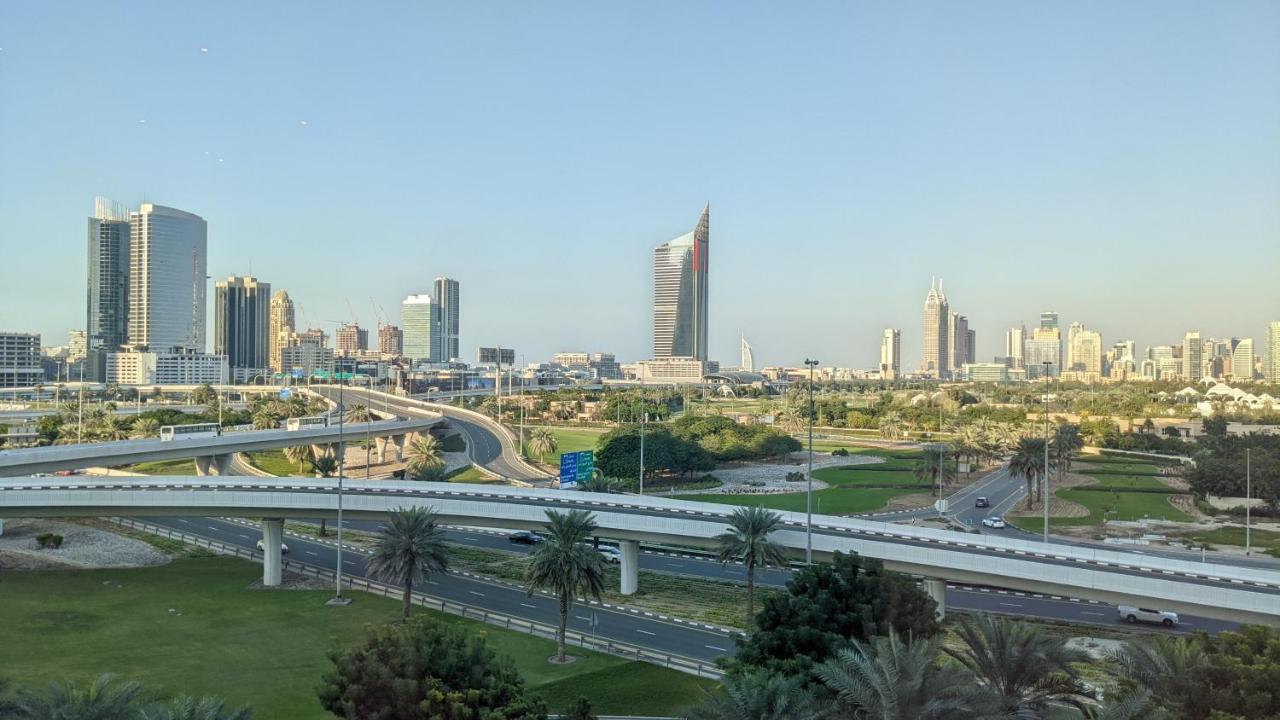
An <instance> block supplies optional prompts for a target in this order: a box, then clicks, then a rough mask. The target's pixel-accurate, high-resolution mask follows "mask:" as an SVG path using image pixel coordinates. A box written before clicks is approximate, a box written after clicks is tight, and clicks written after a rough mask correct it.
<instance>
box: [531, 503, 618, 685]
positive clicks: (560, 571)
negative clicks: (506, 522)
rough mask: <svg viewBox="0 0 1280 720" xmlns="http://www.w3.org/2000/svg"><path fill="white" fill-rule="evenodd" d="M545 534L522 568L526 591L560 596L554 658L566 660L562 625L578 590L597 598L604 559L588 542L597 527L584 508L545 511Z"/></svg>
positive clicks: (600, 585) (567, 617)
mask: <svg viewBox="0 0 1280 720" xmlns="http://www.w3.org/2000/svg"><path fill="white" fill-rule="evenodd" d="M547 520H548V523H547V525H546V529H547V530H546V538H545V539H544V540H543V541H542V542H541V543H539V544H538V545H536V546H535V547H534V550H533V554H532V557H531V558H530V562H529V566H528V567H527V568H526V570H525V581H526V582H528V583H529V595H530V596H532V595H533V593H534V592H536V591H538V590H550V591H551V592H553V593H555V594H556V596H557V597H558V598H559V600H560V627H559V628H558V629H557V631H556V662H565V653H564V646H565V627H566V626H567V625H568V623H569V610H570V609H572V608H573V601H574V599H575V598H576V597H577V596H578V594H579V593H581V594H584V595H588V596H590V597H592V598H595V599H596V600H599V599H600V594H601V593H602V592H604V559H603V558H602V557H600V553H598V552H596V551H595V549H594V548H592V547H591V545H590V544H589V542H588V541H589V540H591V534H592V533H593V532H594V531H595V529H596V521H595V515H592V514H591V513H588V512H587V511H585V510H570V511H569V512H564V513H562V512H559V511H556V510H548V511H547Z"/></svg>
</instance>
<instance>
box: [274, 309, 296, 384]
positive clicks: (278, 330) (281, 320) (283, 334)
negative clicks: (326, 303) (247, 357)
mask: <svg viewBox="0 0 1280 720" xmlns="http://www.w3.org/2000/svg"><path fill="white" fill-rule="evenodd" d="M296 329H297V328H296V326H295V325H294V311H293V299H292V298H290V297H289V293H287V292H285V291H284V290H277V291H276V294H275V295H272V296H271V326H270V328H269V330H268V332H269V333H270V343H271V347H270V358H269V359H268V362H269V363H270V365H271V369H272V370H274V371H276V372H284V369H285V366H284V362H283V359H282V357H281V355H280V352H281V351H282V350H284V349H285V348H287V347H289V346H290V345H291V344H292V340H291V336H292V335H293V333H294V331H295V330H296Z"/></svg>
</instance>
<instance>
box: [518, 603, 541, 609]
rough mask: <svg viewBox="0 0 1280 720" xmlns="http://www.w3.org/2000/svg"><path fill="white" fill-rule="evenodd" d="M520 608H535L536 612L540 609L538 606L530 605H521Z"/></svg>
mask: <svg viewBox="0 0 1280 720" xmlns="http://www.w3.org/2000/svg"><path fill="white" fill-rule="evenodd" d="M520 607H527V608H533V609H534V610H537V609H538V606H537V605H530V604H529V603H520Z"/></svg>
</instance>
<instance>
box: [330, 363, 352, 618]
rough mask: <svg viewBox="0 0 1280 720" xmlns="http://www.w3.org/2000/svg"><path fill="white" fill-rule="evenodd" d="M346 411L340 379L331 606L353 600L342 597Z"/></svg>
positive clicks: (348, 602)
mask: <svg viewBox="0 0 1280 720" xmlns="http://www.w3.org/2000/svg"><path fill="white" fill-rule="evenodd" d="M345 419H346V411H345V409H344V408H343V405H342V378H338V563H337V569H336V570H335V571H334V588H335V589H334V596H333V597H332V598H330V600H329V603H328V604H330V605H350V604H351V598H345V597H343V596H342V480H343V469H344V468H343V464H344V463H343V461H344V460H345V459H346V454H347V453H346V446H345V445H344V444H343V429H344V426H345V424H346V423H345V422H344V421H345Z"/></svg>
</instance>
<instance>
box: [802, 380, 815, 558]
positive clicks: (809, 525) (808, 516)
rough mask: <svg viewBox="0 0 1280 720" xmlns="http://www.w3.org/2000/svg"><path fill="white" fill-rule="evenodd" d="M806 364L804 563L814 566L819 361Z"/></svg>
mask: <svg viewBox="0 0 1280 720" xmlns="http://www.w3.org/2000/svg"><path fill="white" fill-rule="evenodd" d="M804 364H805V365H807V366H808V367H809V475H808V489H807V490H806V491H805V503H804V509H805V524H804V562H805V564H806V565H812V564H813V370H814V368H816V367H818V361H817V360H810V359H809V358H805V360H804Z"/></svg>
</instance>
